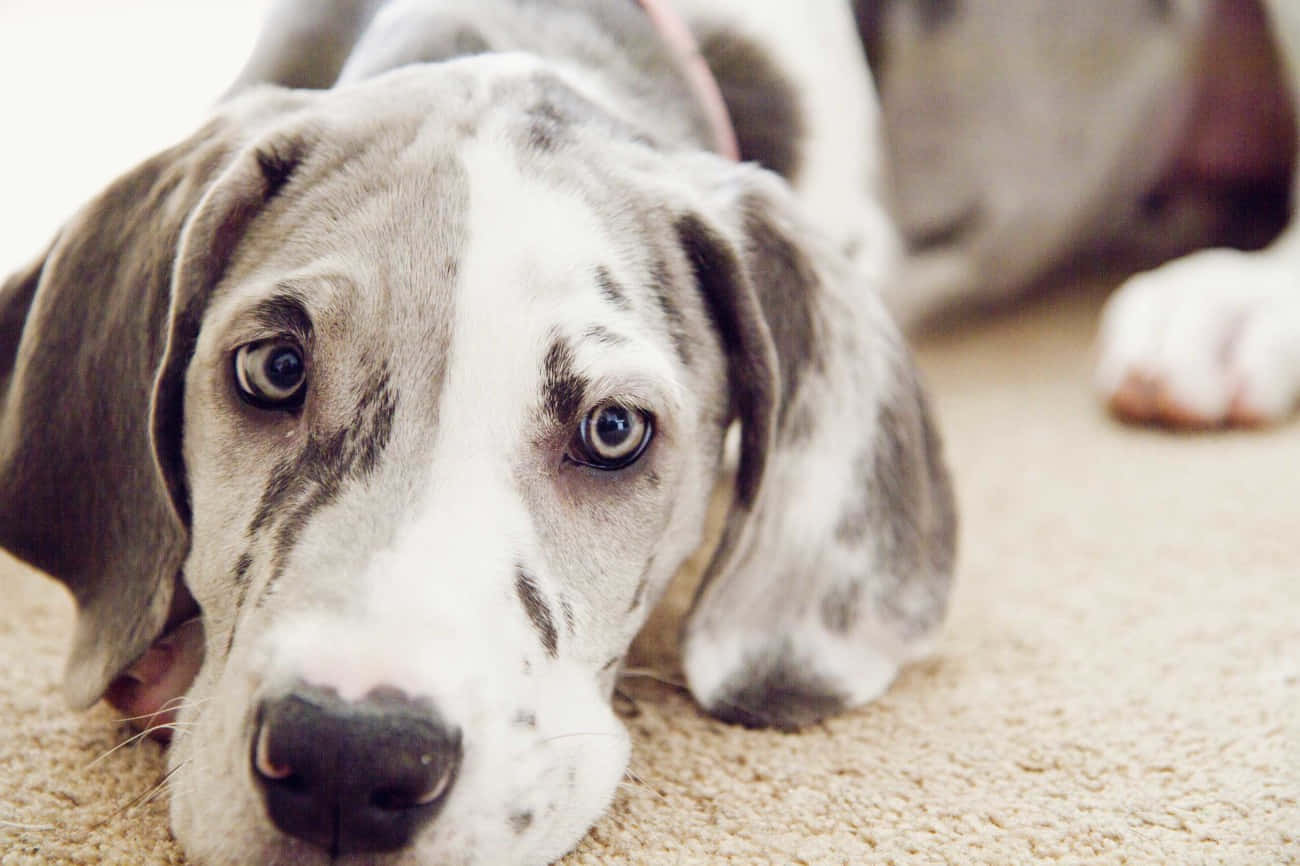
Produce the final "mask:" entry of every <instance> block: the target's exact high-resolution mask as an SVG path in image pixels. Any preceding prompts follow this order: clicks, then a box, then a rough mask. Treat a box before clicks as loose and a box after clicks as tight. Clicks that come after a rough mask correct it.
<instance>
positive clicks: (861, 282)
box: [0, 0, 956, 866]
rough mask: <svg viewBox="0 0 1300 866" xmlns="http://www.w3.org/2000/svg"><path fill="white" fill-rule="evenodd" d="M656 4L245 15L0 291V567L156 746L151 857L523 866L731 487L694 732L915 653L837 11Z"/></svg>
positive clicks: (602, 756) (863, 90)
mask: <svg viewBox="0 0 1300 866" xmlns="http://www.w3.org/2000/svg"><path fill="white" fill-rule="evenodd" d="M679 8H680V10H681V13H682V14H683V15H684V16H685V20H686V21H689V22H691V23H690V26H689V27H688V26H686V25H684V24H683V23H682V19H681V18H679V17H677V16H676V14H675V13H673V12H672V10H670V9H669V8H668V7H666V6H664V5H662V4H661V3H657V2H646V3H642V4H638V3H632V2H595V0H553V2H540V3H538V2H529V3H523V2H518V0H473V2H468V0H446V2H432V0H422V2H421V0H283V2H280V3H279V4H278V5H277V6H276V7H275V9H274V10H273V12H272V13H271V17H270V19H269V22H268V24H267V26H266V29H265V30H264V32H263V34H262V36H261V38H260V41H259V43H258V45H257V46H256V48H255V49H254V52H253V55H252V57H251V59H250V60H249V62H248V65H247V67H246V68H245V70H244V72H243V73H242V74H241V75H240V77H239V79H238V80H237V82H236V83H235V85H234V86H233V87H232V88H231V92H230V94H229V95H228V96H227V98H226V99H225V100H224V101H223V102H222V103H221V104H220V105H219V106H218V107H217V108H216V109H215V111H214V113H213V116H212V119H211V120H210V121H209V122H208V123H207V124H206V125H204V126H203V128H201V129H200V130H198V131H197V132H196V133H195V134H194V135H193V136H191V137H190V138H188V139H186V140H185V141H182V142H181V143H179V144H177V145H176V146H175V147H173V148H171V149H169V150H166V151H164V152H162V153H160V154H158V155H157V156H155V157H153V158H151V159H149V160H147V161H146V162H144V163H143V164H141V165H140V166H138V167H136V168H135V169H133V170H132V171H130V172H128V173H127V174H125V175H124V176H122V177H121V178H120V179H119V180H117V181H116V182H115V183H113V184H112V185H111V186H109V187H108V189H107V190H106V191H104V192H103V193H101V194H100V195H99V196H98V197H97V198H95V199H94V200H93V201H91V202H90V203H89V204H88V205H86V206H85V207H84V208H83V209H82V210H81V211H80V212H79V213H78V214H76V215H75V216H74V217H73V218H72V219H71V220H70V221H69V222H68V223H67V224H66V225H65V226H64V227H63V228H62V229H61V230H60V231H59V233H58V234H57V236H56V237H55V239H54V240H53V242H52V243H51V244H50V246H49V247H48V249H47V250H46V251H45V252H44V253H43V254H42V255H41V256H39V257H38V258H37V259H36V260H35V261H33V262H32V263H31V264H30V265H29V266H27V267H26V268H24V269H22V270H20V271H19V272H17V273H16V274H14V275H13V276H12V277H10V278H9V279H8V280H7V281H6V282H5V283H4V284H3V287H2V288H0V376H2V377H3V379H2V384H3V388H4V403H3V414H2V415H0V544H2V545H3V546H4V547H5V548H6V549H8V550H9V551H11V552H12V553H14V554H15V555H16V556H18V557H20V558H21V559H23V560H25V561H26V562H28V563H30V564H31V565H33V566H35V567H37V568H39V569H41V570H43V571H45V572H46V573H48V574H50V575H51V576H53V577H54V578H56V579H57V580H60V581H62V582H63V583H64V584H66V585H67V587H68V589H69V590H70V591H71V593H72V595H73V596H74V598H75V600H76V602H77V607H78V618H77V624H76V632H75V635H74V636H73V641H72V649H71V652H70V656H69V659H68V663H67V667H66V672H65V681H64V687H65V693H66V696H67V699H68V701H69V703H70V704H71V705H72V706H74V707H85V706H88V705H90V704H92V703H93V702H95V701H96V700H98V699H100V698H101V697H102V696H104V695H107V696H108V698H109V699H110V700H111V701H112V702H113V703H114V704H115V705H117V706H118V707H120V708H122V709H123V710H125V711H127V713H128V714H129V715H145V716H151V717H152V718H153V720H154V723H155V725H157V726H158V727H160V728H161V729H174V730H175V731H177V732H178V733H177V735H176V736H175V737H174V739H173V742H172V745H171V748H170V750H169V755H168V763H169V767H170V769H169V771H168V772H169V779H170V780H171V782H172V790H173V794H172V798H171V805H170V809H171V822H172V827H173V831H174V833H175V836H176V838H177V839H178V840H179V842H180V844H181V845H182V847H183V848H184V849H185V851H186V852H187V855H188V856H189V857H190V858H192V859H193V861H194V862H196V863H201V864H226V863H230V864H233V863H249V862H255V863H267V864H273V863H294V864H313V863H319V864H324V863H384V864H389V863H391V864H402V863H455V864H466V866H468V864H494V866H498V864H540V863H546V862H550V861H552V860H553V859H555V858H556V857H559V856H560V855H562V854H563V853H564V852H566V851H568V850H569V849H570V848H572V847H573V846H574V845H575V844H576V843H577V842H578V841H579V840H580V839H581V838H582V836H583V835H584V834H585V833H586V831H587V829H588V828H589V827H590V825H591V824H592V823H593V822H594V821H595V820H596V819H597V818H598V817H599V816H600V814H601V813H602V812H603V811H604V810H605V808H606V807H607V806H608V804H609V803H610V801H611V798H612V797H613V794H614V791H615V789H616V786H617V785H618V783H619V782H620V780H621V779H622V777H623V773H624V769H625V766H626V762H627V757H628V740H627V735H626V732H625V731H624V729H623V728H622V726H621V724H620V723H619V721H618V719H617V717H616V716H615V715H614V713H613V712H612V710H611V707H610V697H611V692H612V690H613V687H614V683H615V680H616V677H617V676H618V673H619V669H620V665H621V663H622V660H623V658H624V655H625V653H626V651H627V649H628V646H629V643H630V642H631V640H632V638H633V636H634V635H635V634H636V632H637V630H638V628H639V627H640V626H641V624H642V623H643V622H644V621H645V619H646V616H647V614H648V611H649V610H650V608H651V607H652V606H653V605H654V604H655V602H656V600H657V599H658V598H659V596H660V595H661V594H662V593H663V591H664V589H665V586H666V585H667V583H668V581H669V579H670V578H671V577H672V575H673V574H674V572H675V571H676V570H677V569H678V566H679V565H680V564H681V563H682V562H683V561H684V560H685V559H686V558H687V557H688V556H689V555H690V554H691V553H692V552H693V551H694V550H695V549H696V548H697V547H698V546H699V545H700V544H701V541H702V536H703V527H704V523H705V514H706V510H707V507H708V503H709V501H710V497H711V494H712V492H713V490H714V488H715V486H716V485H717V484H718V483H719V481H720V479H722V480H725V477H726V476H727V475H728V474H729V473H733V471H734V494H733V496H732V502H731V505H730V507H729V510H728V513H727V519H726V527H725V530H724V531H723V534H722V538H721V541H720V542H719V545H718V548H717V550H716V552H715V553H714V554H713V558H712V560H711V564H710V565H709V567H708V570H707V573H706V576H705V578H704V582H703V583H702V586H701V589H700V590H699V593H698V595H697V596H696V598H695V601H694V607H693V608H692V611H691V613H690V615H689V618H688V621H687V623H686V625H685V627H684V632H683V637H682V648H683V649H682V651H683V664H684V669H685V673H686V677H687V679H688V682H689V686H690V689H691V691H692V693H693V694H694V695H695V697H696V698H697V699H698V701H699V703H700V705H701V706H702V707H703V708H704V709H705V710H707V711H708V712H710V713H713V714H714V715H716V716H718V717H720V718H722V719H724V720H728V721H735V722H739V723H743V724H746V725H753V726H774V727H778V728H785V729H796V728H799V727H802V726H804V725H807V724H811V723H813V722H816V721H817V720H819V719H822V718H825V717H827V716H829V715H832V714H835V713H838V712H841V711H843V710H845V709H847V708H850V707H854V706H858V705H860V704H862V703H864V702H867V701H870V700H871V699H873V698H874V697H876V696H877V695H879V694H880V693H881V692H882V691H883V690H884V689H885V688H886V687H887V686H888V685H889V683H890V681H891V680H892V679H893V678H894V676H895V674H896V672H897V671H898V670H899V668H900V666H901V665H903V664H906V663H908V662H909V661H911V660H913V659H916V658H919V657H921V656H923V655H924V654H925V653H926V652H928V651H929V649H930V647H931V646H932V644H933V642H934V639H935V636H936V633H937V631H938V629H939V627H940V625H941V623H942V620H943V617H944V613H945V607H946V604H947V598H948V592H949V587H950V584H951V579H952V572H953V562H954V556H955V536H956V516H955V508H954V501H953V493H952V488H951V484H950V481H949V478H948V472H947V469H946V468H945V464H944V459H943V454H942V447H941V444H940V439H939V436H938V434H937V432H936V430H935V425H934V423H933V421H932V419H931V417H930V413H929V411H928V409H927V405H926V400H925V396H924V392H923V389H922V387H921V385H920V383H919V379H918V376H917V374H916V371H915V369H914V366H913V364H912V362H911V360H910V358H909V355H908V351H907V348H906V346H905V343H904V341H903V338H902V337H901V335H900V332H899V330H898V329H897V327H896V326H895V325H894V324H893V322H892V320H891V318H890V317H889V315H888V313H887V311H886V309H885V307H884V304H883V302H882V300H881V297H880V292H881V291H882V290H883V288H884V285H883V284H884V283H885V281H887V280H888V279H889V276H890V274H891V273H892V272H893V268H894V267H895V266H896V264H897V261H898V257H899V255H900V252H901V245H900V243H899V241H898V238H897V236H896V235H895V233H894V230H893V228H892V223H891V222H890V220H889V218H888V216H887V214H886V213H885V211H884V209H883V207H882V204H881V202H882V200H883V193H882V189H881V185H882V183H883V177H882V175H881V171H880V160H879V157H880V154H879V150H878V146H877V145H878V142H877V135H878V130H877V121H878V116H877V112H876V108H875V103H874V101H873V98H872V90H871V83H870V78H869V75H868V71H867V66H866V64H865V61H864V60H863V55H862V47H861V44H860V41H859V39H858V36H857V35H856V32H855V30H854V22H853V18H852V12H851V9H850V8H849V7H848V6H847V5H846V4H839V3H824V4H814V5H813V6H811V7H809V8H803V7H802V6H800V5H799V4H788V3H782V2H775V0H773V2H763V3H755V2H751V0H746V2H740V0H727V2H713V0H710V2H707V3H705V2H702V0H701V2H700V3H698V4H694V5H691V4H681V6H680V7H679ZM692 34H693V39H694V41H695V42H696V43H697V44H698V46H699V50H700V51H702V52H703V56H704V57H706V58H708V59H709V60H710V65H711V71H710V72H709V74H704V71H703V69H702V67H701V66H700V64H699V60H698V55H697V54H696V53H694V52H695V49H694V48H692V46H691V41H692V38H691V37H692ZM720 105H725V106H726V108H727V109H728V111H729V114H730V120H727V119H726V118H723V117H721V116H720V114H719V111H718V108H719V106H720ZM735 157H739V158H740V160H737V159H736V158H735ZM755 162H756V163H758V164H757V165H756V164H754V163H755ZM731 430H735V431H737V432H735V433H734V434H732V433H729V431H731ZM729 436H730V437H732V438H731V439H730V440H729ZM728 441H734V442H735V445H734V448H735V450H736V452H737V457H736V463H735V466H734V470H733V469H732V468H731V464H730V462H729V459H728V456H727V455H728V445H727V443H728Z"/></svg>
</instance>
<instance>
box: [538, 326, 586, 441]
mask: <svg viewBox="0 0 1300 866" xmlns="http://www.w3.org/2000/svg"><path fill="white" fill-rule="evenodd" d="M575 365H576V361H575V359H574V357H573V349H572V348H571V347H570V346H569V344H568V343H567V342H566V341H565V340H563V339H562V338H558V337H557V338H556V339H555V340H554V341H552V343H551V347H550V348H549V349H548V350H547V352H546V358H545V360H543V361H542V395H543V402H544V403H545V409H546V412H547V413H548V414H549V415H550V416H551V418H552V419H553V420H554V421H555V422H556V423H557V424H571V423H573V422H575V421H577V416H578V411H579V410H580V409H581V408H582V404H583V402H584V401H585V400H586V399H587V385H588V382H587V380H586V379H584V378H583V377H581V376H579V375H578V374H577V373H576V372H575V371H574V367H575Z"/></svg>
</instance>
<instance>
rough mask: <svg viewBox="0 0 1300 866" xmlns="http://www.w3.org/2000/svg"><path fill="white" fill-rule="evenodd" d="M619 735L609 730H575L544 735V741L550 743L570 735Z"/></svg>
mask: <svg viewBox="0 0 1300 866" xmlns="http://www.w3.org/2000/svg"><path fill="white" fill-rule="evenodd" d="M617 736H619V735H618V734H614V733H610V732H609V731H573V732H571V733H568V734H556V735H555V736H553V737H544V738H542V742H543V743H549V742H551V741H552V740H564V739H568V738H569V737H617Z"/></svg>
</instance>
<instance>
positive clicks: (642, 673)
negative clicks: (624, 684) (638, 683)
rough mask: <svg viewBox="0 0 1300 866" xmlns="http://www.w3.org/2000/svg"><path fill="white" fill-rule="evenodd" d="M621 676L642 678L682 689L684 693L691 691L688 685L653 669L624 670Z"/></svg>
mask: <svg viewBox="0 0 1300 866" xmlns="http://www.w3.org/2000/svg"><path fill="white" fill-rule="evenodd" d="M621 675H622V676H625V677H640V678H642V679H647V680H654V681H655V682H657V683H662V684H663V685H665V686H671V687H672V688H675V689H681V690H682V691H690V687H689V686H688V685H686V683H684V682H682V681H680V680H677V679H673V678H671V677H669V676H668V675H667V674H662V673H660V672H659V671H656V670H654V669H653V668H624V669H623V672H622V674H621Z"/></svg>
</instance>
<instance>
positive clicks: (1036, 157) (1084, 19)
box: [855, 0, 1300, 428]
mask: <svg viewBox="0 0 1300 866" xmlns="http://www.w3.org/2000/svg"><path fill="white" fill-rule="evenodd" d="M855 11H856V15H857V21H858V24H859V26H860V28H861V32H862V35H863V38H864V40H865V41H866V43H867V46H868V51H867V54H868V56H869V58H870V59H871V61H872V65H873V67H874V70H875V73H876V76H875V81H876V84H877V86H878V88H879V91H880V98H881V102H882V105H883V127H884V133H885V137H886V140H887V158H886V164H887V165H888V166H889V168H890V169H891V180H892V184H893V202H894V207H893V213H894V215H895V216H896V218H897V219H898V223H899V226H900V229H901V231H902V234H903V236H904V238H905V239H906V243H907V247H908V253H909V254H908V256H907V257H906V260H905V265H904V269H903V272H902V274H901V275H900V278H899V279H897V280H894V281H889V282H887V284H886V294H887V300H888V303H889V305H890V308H891V309H892V310H893V312H894V313H895V315H896V316H897V317H898V318H899V319H900V320H901V321H902V322H903V323H904V324H905V325H907V324H914V323H917V322H919V321H922V320H924V319H926V318H927V317H929V316H931V315H932V314H934V313H936V312H940V311H944V310H949V309H952V308H953V307H954V306H962V305H966V306H969V305H970V304H972V303H980V304H987V303H991V302H1004V301H1005V300H1007V299H1008V298H1011V297H1013V296H1015V295H1017V294H1018V293H1020V292H1021V291H1023V290H1024V289H1025V287H1026V286H1028V285H1030V284H1032V283H1033V282H1034V281H1035V280H1036V279H1038V278H1040V277H1042V276H1043V275H1044V274H1046V273H1049V272H1050V271H1051V270H1052V269H1053V268H1057V267H1060V266H1065V265H1069V264H1071V263H1078V262H1084V263H1088V262H1094V261H1096V260H1098V259H1105V260H1111V261H1114V260H1120V261H1122V262H1124V263H1125V265H1126V266H1130V265H1132V264H1137V265H1139V266H1140V267H1151V266H1153V265H1155V266H1156V267H1154V269H1153V270H1150V271H1149V272H1145V273H1139V274H1138V275H1137V276H1134V277H1132V278H1130V279H1129V280H1127V281H1126V282H1124V283H1123V284H1122V285H1121V286H1120V288H1119V289H1118V290H1117V291H1116V292H1115V293H1114V294H1113V296H1112V297H1111V299H1110V300H1109V301H1108V303H1107V305H1106V307H1105V309H1104V311H1103V314H1102V322H1101V327H1100V333H1099V339H1098V360H1097V366H1096V373H1095V385H1096V389H1097V391H1098V393H1099V395H1100V396H1101V398H1102V400H1103V401H1104V402H1105V403H1106V404H1107V405H1109V406H1110V408H1111V409H1112V410H1113V411H1114V412H1115V413H1116V414H1117V415H1119V416H1120V417H1121V418H1123V419H1125V420H1128V421H1132V422H1137V423H1156V424H1163V425H1169V426H1173V427H1177V428H1212V427H1219V426H1224V425H1229V426H1256V425H1261V424H1276V423H1280V422H1281V421H1283V420H1284V419H1286V418H1287V417H1288V416H1289V415H1290V414H1291V412H1292V411H1293V409H1294V407H1295V405H1296V401H1297V397H1298V396H1300V352H1297V350H1296V348H1295V347H1296V346H1298V345H1300V294H1298V293H1297V292H1296V290H1295V285H1296V280H1297V273H1298V272H1300V229H1297V227H1296V226H1295V225H1294V223H1293V221H1292V219H1291V205H1292V200H1293V199H1294V198H1295V193H1294V190H1293V186H1292V177H1293V176H1294V173H1295V162H1296V117H1297V110H1296V100H1297V97H1298V96H1300V11H1298V10H1297V6H1296V4H1295V3H1291V2H1286V0H1262V2H1261V0H1099V2H1091V3H1082V4H1080V3H1066V2H1056V0H1010V2H1005V0H924V2H921V0H918V2H901V0H900V2H893V0H859V2H856V3H855ZM1279 229H1282V230H1281V233H1280V234H1279V235H1278V236H1277V237H1276V239H1272V236H1273V235H1274V234H1276V233H1277V232H1278V230H1279ZM1270 241H1271V242H1270ZM1266 244H1267V247H1266V248H1265V249H1263V250H1258V249H1257V248H1258V247H1260V246H1264V245H1266ZM1201 248H1207V249H1201ZM1194 250H1199V251H1196V252H1193V251H1194ZM1161 263H1163V264H1161Z"/></svg>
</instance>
